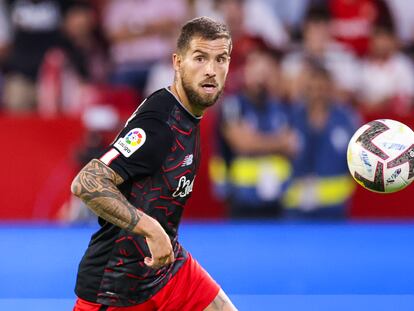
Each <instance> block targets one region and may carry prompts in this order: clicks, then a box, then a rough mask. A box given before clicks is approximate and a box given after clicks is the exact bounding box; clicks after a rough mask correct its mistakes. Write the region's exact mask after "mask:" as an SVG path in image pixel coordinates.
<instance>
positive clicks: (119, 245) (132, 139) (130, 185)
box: [75, 88, 200, 306]
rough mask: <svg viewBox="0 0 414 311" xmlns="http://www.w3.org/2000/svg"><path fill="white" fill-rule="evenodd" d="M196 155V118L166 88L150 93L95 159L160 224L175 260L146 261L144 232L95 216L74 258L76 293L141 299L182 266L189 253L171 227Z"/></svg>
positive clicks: (119, 302) (106, 299)
mask: <svg viewBox="0 0 414 311" xmlns="http://www.w3.org/2000/svg"><path fill="white" fill-rule="evenodd" d="M199 158H200V145H199V118H196V117H194V116H193V115H192V114H191V113H190V112H188V111H187V110H186V109H185V107H184V106H183V105H182V104H181V103H180V102H179V100H178V99H177V98H176V97H175V96H174V95H173V93H171V92H170V90H169V89H168V88H165V89H161V90H159V91H157V92H155V93H153V94H152V95H150V96H149V97H148V98H147V99H146V100H145V101H144V102H143V103H142V104H141V105H140V106H139V108H138V109H137V111H136V112H135V113H134V114H133V115H132V116H131V117H130V119H129V120H128V121H127V124H126V126H125V128H124V129H123V130H122V131H121V132H120V134H119V135H118V137H117V138H116V139H115V140H114V142H113V143H112V144H111V146H110V147H109V148H108V150H106V152H105V153H104V154H103V155H102V157H100V161H102V162H103V163H105V164H106V165H107V166H108V167H110V168H111V169H113V170H114V171H115V172H116V173H118V174H119V175H120V176H121V177H122V178H123V179H124V182H123V183H122V184H121V185H120V186H119V190H120V191H121V193H122V194H123V195H124V196H125V197H126V198H127V199H128V201H129V202H130V203H131V204H132V205H134V206H135V207H136V208H137V209H140V210H142V211H143V212H145V213H146V214H148V215H149V216H151V217H153V218H155V219H157V220H158V222H159V223H160V224H161V225H162V227H163V228H164V229H165V231H166V232H167V234H168V235H169V237H170V239H171V241H172V245H173V249H174V254H175V258H176V260H175V262H174V263H173V264H171V265H168V266H166V267H163V268H161V269H159V270H153V269H151V268H148V267H147V266H146V265H145V264H144V258H145V257H147V256H148V257H150V252H149V249H148V246H147V243H146V240H145V238H144V237H142V236H141V235H137V234H133V233H131V232H129V231H126V230H123V229H121V228H119V227H117V226H115V225H113V224H111V223H109V222H106V221H105V220H103V219H99V223H100V225H101V228H100V230H98V231H97V232H96V233H95V234H94V235H93V236H92V238H91V241H90V243H89V246H88V249H87V250H86V252H85V255H84V256H83V258H82V261H81V263H80V266H79V271H78V278H77V284H76V290H75V291H76V294H77V295H78V296H79V297H80V298H82V299H85V300H88V301H92V302H98V303H102V304H105V305H113V306H130V305H135V304H139V303H141V302H144V301H145V300H147V299H149V298H150V297H151V296H153V295H154V294H155V293H157V292H158V291H159V290H160V289H161V288H162V287H163V286H164V285H165V284H166V282H167V281H168V280H169V279H170V278H171V277H172V276H173V275H174V274H175V273H176V272H177V271H178V270H179V269H180V267H181V266H182V265H183V263H184V261H185V260H186V258H187V253H186V251H185V250H184V249H183V248H182V247H181V245H180V244H179V243H178V241H177V229H178V225H179V223H180V219H181V215H182V213H183V209H184V205H185V202H186V201H187V199H188V198H189V197H190V195H191V192H192V188H193V182H194V179H195V176H196V171H197V168H198V164H199Z"/></svg>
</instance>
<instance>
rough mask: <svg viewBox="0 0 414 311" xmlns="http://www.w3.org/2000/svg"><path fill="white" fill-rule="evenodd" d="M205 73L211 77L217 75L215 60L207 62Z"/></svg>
mask: <svg viewBox="0 0 414 311" xmlns="http://www.w3.org/2000/svg"><path fill="white" fill-rule="evenodd" d="M205 74H206V76H209V77H214V76H215V75H216V70H215V66H214V61H209V62H208V63H207V64H206V69H205Z"/></svg>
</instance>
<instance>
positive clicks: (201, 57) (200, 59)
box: [195, 56, 204, 62]
mask: <svg viewBox="0 0 414 311" xmlns="http://www.w3.org/2000/svg"><path fill="white" fill-rule="evenodd" d="M195 60H196V61H197V62H202V61H203V60H204V57H203V56H197V57H196V58H195Z"/></svg>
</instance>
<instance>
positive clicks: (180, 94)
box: [171, 81, 204, 117]
mask: <svg viewBox="0 0 414 311" xmlns="http://www.w3.org/2000/svg"><path fill="white" fill-rule="evenodd" d="M171 92H172V93H173V94H174V95H175V96H176V97H177V98H178V100H179V101H180V102H181V104H183V106H184V107H185V108H186V109H187V110H188V111H189V112H191V114H193V115H194V116H196V117H201V116H202V115H203V114H204V109H199V108H197V107H195V106H194V105H192V104H191V103H190V101H189V99H188V97H187V94H186V93H185V91H184V88H183V86H182V84H180V83H178V81H174V83H173V84H172V85H171Z"/></svg>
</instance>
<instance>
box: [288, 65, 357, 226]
mask: <svg viewBox="0 0 414 311" xmlns="http://www.w3.org/2000/svg"><path fill="white" fill-rule="evenodd" d="M332 83H333V81H332V79H331V77H330V74H329V72H328V71H327V70H326V69H325V68H324V67H323V66H321V65H319V64H317V63H309V64H308V65H307V70H306V78H305V88H304V97H303V101H302V103H301V104H297V105H296V106H295V107H293V113H292V119H293V121H292V122H293V126H294V128H295V130H296V132H297V134H298V136H299V151H298V153H297V155H296V157H295V158H294V159H293V179H292V182H291V185H290V186H289V189H288V191H287V193H286V196H285V199H284V203H285V207H286V216H287V217H292V218H327V219H342V218H344V217H345V215H346V205H347V202H348V199H349V198H350V196H351V194H352V192H353V189H354V182H353V180H352V177H351V176H350V175H349V172H348V167H347V162H346V150H347V145H348V141H349V139H350V138H351V136H352V135H353V133H354V131H355V130H356V129H357V125H358V119H357V115H356V114H355V112H353V111H352V110H351V108H350V107H349V106H344V105H338V104H336V103H335V102H334V100H333V98H332V88H333V86H332Z"/></svg>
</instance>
